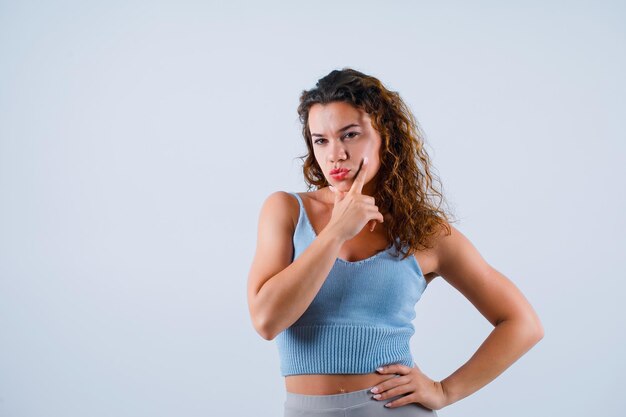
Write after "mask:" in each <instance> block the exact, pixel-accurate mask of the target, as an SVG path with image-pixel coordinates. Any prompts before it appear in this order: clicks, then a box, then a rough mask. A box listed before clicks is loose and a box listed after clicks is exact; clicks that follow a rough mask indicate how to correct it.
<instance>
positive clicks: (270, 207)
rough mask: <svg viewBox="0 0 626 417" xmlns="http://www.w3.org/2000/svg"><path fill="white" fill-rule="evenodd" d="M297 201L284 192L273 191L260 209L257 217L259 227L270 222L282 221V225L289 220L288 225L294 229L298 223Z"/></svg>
mask: <svg viewBox="0 0 626 417" xmlns="http://www.w3.org/2000/svg"><path fill="white" fill-rule="evenodd" d="M298 211H299V208H298V201H297V200H296V198H295V197H294V196H293V195H292V194H290V193H288V192H286V191H274V192H273V193H271V194H270V195H269V196H267V198H266V199H265V201H264V202H263V205H262V207H261V213H260V217H259V226H261V222H268V221H269V222H272V223H274V222H273V221H272V220H273V219H274V220H276V219H279V221H280V220H281V219H282V223H283V224H284V223H285V222H286V220H287V219H290V223H291V225H292V226H293V227H292V229H295V226H296V223H297V221H298Z"/></svg>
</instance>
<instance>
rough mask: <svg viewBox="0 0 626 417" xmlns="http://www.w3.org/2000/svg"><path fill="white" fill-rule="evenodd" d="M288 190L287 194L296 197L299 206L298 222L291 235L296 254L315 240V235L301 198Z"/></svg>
mask: <svg viewBox="0 0 626 417" xmlns="http://www.w3.org/2000/svg"><path fill="white" fill-rule="evenodd" d="M288 192H289V194H291V195H293V196H294V197H296V199H297V200H298V205H299V206H300V213H299V214H298V223H297V224H296V229H295V231H294V235H293V241H294V247H295V251H296V255H297V254H299V253H300V252H302V251H303V250H304V249H305V248H306V247H307V246H308V245H310V244H311V242H313V240H315V238H316V235H315V231H314V230H313V226H312V225H311V223H310V222H309V218H308V216H307V214H306V210H305V208H304V203H303V202H302V198H301V197H300V196H299V195H298V193H295V192H291V191H288Z"/></svg>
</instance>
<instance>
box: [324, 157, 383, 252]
mask: <svg viewBox="0 0 626 417" xmlns="http://www.w3.org/2000/svg"><path fill="white" fill-rule="evenodd" d="M367 170H368V163H367V157H366V158H364V159H363V160H362V161H361V168H360V169H359V170H358V171H357V174H356V177H355V178H354V182H353V183H352V186H351V187H350V190H349V191H347V192H343V191H339V190H337V189H335V188H334V187H333V186H332V185H331V186H330V187H329V188H330V190H331V191H332V192H333V193H334V194H335V202H334V207H333V212H332V215H331V218H330V221H329V222H328V225H327V226H326V227H328V228H331V229H332V230H335V231H336V233H338V234H339V236H340V237H341V238H343V239H344V240H350V239H352V238H353V237H354V236H356V235H357V234H358V233H359V232H360V231H361V230H363V227H365V225H366V224H369V229H370V231H374V228H375V227H376V223H377V222H380V223H382V222H384V219H383V215H382V214H381V213H380V212H379V211H378V207H377V206H376V204H375V201H374V197H371V196H369V195H363V194H361V192H362V190H363V186H364V185H365V177H366V175H367Z"/></svg>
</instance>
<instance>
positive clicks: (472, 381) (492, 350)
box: [440, 320, 543, 405]
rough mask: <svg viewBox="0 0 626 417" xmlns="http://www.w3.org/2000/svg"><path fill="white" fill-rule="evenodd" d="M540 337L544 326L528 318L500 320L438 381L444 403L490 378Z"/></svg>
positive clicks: (448, 402) (460, 396)
mask: <svg viewBox="0 0 626 417" xmlns="http://www.w3.org/2000/svg"><path fill="white" fill-rule="evenodd" d="M542 338H543V328H542V327H541V325H539V326H538V325H537V324H535V323H534V322H533V321H531V320H504V321H502V322H501V323H499V324H498V325H497V326H495V328H494V329H493V330H492V332H491V333H490V334H489V336H488V337H487V339H485V341H484V342H483V343H482V344H481V345H480V347H479V348H478V350H477V351H476V353H474V355H473V356H472V357H471V358H470V359H469V360H468V361H467V362H466V363H465V364H464V365H463V366H461V367H460V368H459V369H457V370H456V371H455V372H454V373H452V374H451V375H450V376H448V377H447V378H445V379H443V380H442V381H440V383H441V385H442V388H443V390H444V392H445V394H446V398H447V405H450V404H452V403H455V402H457V401H459V400H461V399H463V398H465V397H467V396H468V395H470V394H472V393H474V392H476V391H478V390H479V389H480V388H482V387H484V386H485V385H487V384H488V383H489V382H491V381H493V380H494V379H495V378H496V377H497V376H498V375H500V374H501V373H502V372H504V371H505V370H506V369H507V368H508V367H509V366H511V365H512V364H513V363H514V362H515V361H517V360H518V359H519V358H520V357H521V356H522V355H524V354H525V353H526V352H528V351H529V350H530V348H532V347H533V346H534V345H535V344H536V343H537V342H539V340H541V339H542Z"/></svg>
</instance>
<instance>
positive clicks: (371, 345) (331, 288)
mask: <svg viewBox="0 0 626 417" xmlns="http://www.w3.org/2000/svg"><path fill="white" fill-rule="evenodd" d="M290 194H292V195H293V196H295V197H296V198H297V200H298V203H299V205H300V214H299V216H298V224H297V225H296V229H295V232H294V235H293V245H294V255H293V260H295V259H296V258H297V257H298V256H299V255H300V254H301V253H302V252H303V251H304V250H305V249H306V248H307V247H308V246H309V245H310V244H311V242H313V240H315V238H316V237H317V235H316V234H315V231H314V230H313V226H312V225H311V223H310V221H309V218H308V216H307V213H306V210H305V208H304V204H303V203H302V199H301V198H300V196H299V195H298V194H296V193H290ZM405 249H406V248H405ZM396 254H397V252H396V250H395V248H394V247H393V245H390V247H389V248H387V249H386V250H384V251H381V252H378V253H376V254H375V255H373V256H371V257H369V258H366V259H363V260H360V261H355V262H350V261H346V260H344V259H341V258H337V259H336V260H335V264H334V265H333V267H332V269H331V270H330V273H329V274H328V277H327V278H326V281H324V284H323V285H322V287H321V288H320V290H319V292H318V293H317V295H316V296H315V298H314V299H313V301H312V302H311V304H310V305H309V307H308V308H307V309H306V311H305V312H304V314H303V315H302V316H300V318H299V319H298V320H297V321H296V322H295V323H294V324H292V325H291V326H290V327H288V328H287V329H285V330H284V331H282V332H281V333H279V334H278V335H277V336H276V339H275V340H276V344H277V346H278V352H279V356H280V367H281V374H282V375H283V376H287V375H296V374H366V373H370V372H375V371H376V368H377V367H379V366H381V365H388V364H392V363H399V364H403V365H406V366H410V367H412V366H413V357H412V355H411V351H410V347H409V341H410V339H411V336H412V335H413V334H414V333H415V329H414V327H413V324H412V321H413V319H414V318H415V304H416V303H417V301H418V300H419V299H420V297H421V295H422V293H423V292H424V290H425V289H426V280H425V279H424V275H423V273H422V270H421V268H420V266H419V265H418V263H417V260H416V259H415V257H414V256H408V257H407V258H406V259H404V260H402V259H401V257H397V256H395V255H396ZM293 260H292V261H293Z"/></svg>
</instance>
